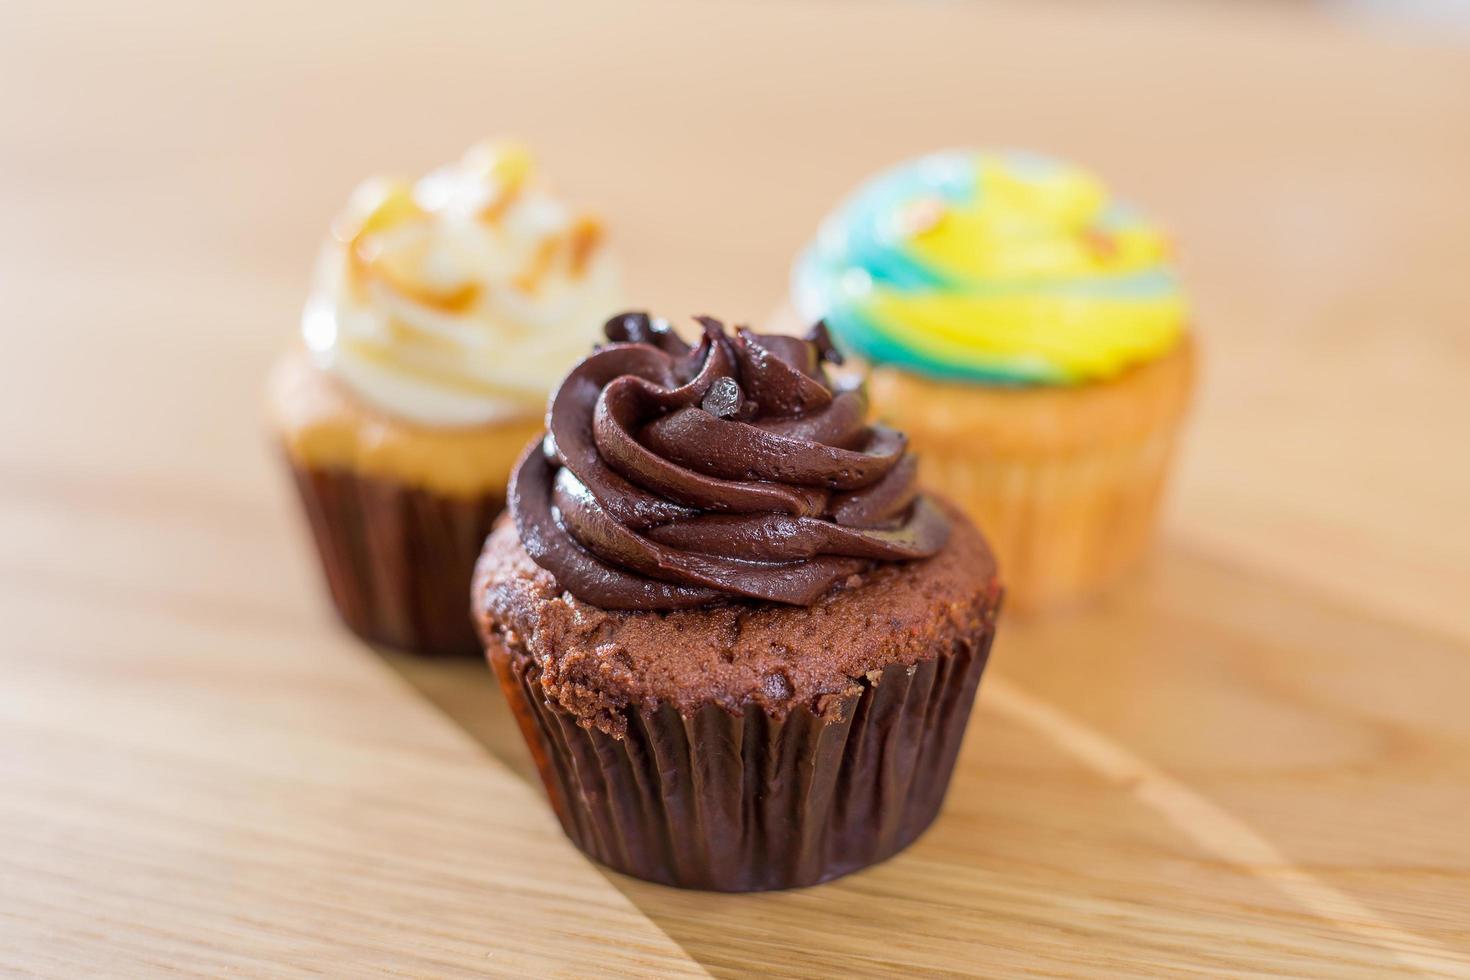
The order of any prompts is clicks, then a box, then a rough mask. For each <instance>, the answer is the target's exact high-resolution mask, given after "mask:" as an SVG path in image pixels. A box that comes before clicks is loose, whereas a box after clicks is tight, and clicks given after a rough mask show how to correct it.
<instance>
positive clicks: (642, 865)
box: [487, 627, 994, 892]
mask: <svg viewBox="0 0 1470 980" xmlns="http://www.w3.org/2000/svg"><path fill="white" fill-rule="evenodd" d="M993 635H994V631H993V628H991V627H987V628H986V629H985V630H983V631H982V632H979V633H976V634H974V635H972V636H969V637H967V638H965V639H963V640H961V641H959V642H957V643H956V644H955V645H954V647H953V648H952V649H949V650H946V651H943V652H941V653H940V654H939V655H938V656H936V657H935V658H934V659H932V660H926V661H923V662H920V663H918V664H915V665H913V666H903V665H894V666H890V667H888V668H886V669H884V670H883V671H882V672H881V673H879V672H875V673H873V674H870V675H869V676H868V677H865V678H861V679H859V680H858V687H859V689H860V690H859V692H858V693H856V694H853V695H849V696H845V697H841V698H836V699H834V703H832V704H828V705H824V706H823V710H822V711H821V712H820V713H817V712H814V711H813V710H812V709H811V708H810V707H807V706H801V707H798V708H796V709H794V710H792V711H790V712H789V713H788V714H787V715H786V716H785V717H784V718H778V717H774V716H772V715H770V714H768V713H767V712H766V711H765V710H764V709H762V708H761V707H759V706H757V705H754V704H751V705H747V706H746V708H745V710H744V712H743V713H742V714H739V715H735V714H732V713H730V712H728V711H726V710H724V709H722V708H720V707H717V706H714V705H707V706H705V707H704V708H702V709H700V710H699V711H698V712H697V713H696V714H694V715H693V716H689V717H686V716H683V715H681V714H680V713H679V712H678V711H677V710H676V709H675V708H674V707H673V706H671V705H668V704H661V705H659V706H657V707H655V708H651V709H635V708H631V707H630V708H625V709H624V713H625V716H626V720H627V723H628V725H627V734H626V735H625V736H624V737H623V738H621V739H619V738H614V737H613V736H610V735H608V734H606V733H605V732H602V731H600V730H598V729H590V728H584V727H581V726H580V725H579V724H578V720H577V718H576V717H575V716H574V715H572V714H571V713H569V712H567V711H566V710H565V709H563V708H562V707H561V706H560V705H558V704H555V703H552V702H549V701H548V700H547V699H546V697H545V696H544V694H543V692H542V689H541V685H540V680H539V679H540V669H539V668H538V667H537V666H536V664H535V663H534V662H533V661H532V660H531V658H530V657H529V656H527V655H526V653H525V651H524V650H521V649H511V648H510V647H508V646H507V640H506V639H505V638H504V637H502V636H491V637H489V638H488V643H487V646H488V650H489V657H490V662H491V664H492V666H493V667H494V668H495V672H496V675H497V676H498V678H499V679H500V683H501V686H502V688H503V689H504V690H505V693H506V696H507V698H508V699H509V700H510V702H511V707H512V709H513V711H514V712H515V715H516V718H517V720H518V721H519V722H520V726H521V729H522V733H523V734H524V735H525V737H526V741H527V742H528V744H529V745H530V746H531V750H532V755H533V756H534V757H535V759H536V762H537V766H538V768H539V769H540V772H541V777H542V779H543V780H544V782H545V784H546V791H547V794H548V796H550V798H551V804H552V807H553V809H554V810H555V811H556V814H557V817H558V818H559V819H560V820H561V824H562V828H563V829H564V830H565V831H566V833H567V836H568V837H570V838H571V839H572V841H573V842H574V843H575V844H576V845H577V846H578V847H579V848H581V849H582V850H583V851H585V852H586V853H587V854H588V855H590V856H591V857H593V858H595V859H596V860H598V861H600V862H602V863H603V864H605V865H607V866H608V867H610V868H613V869H614V870H617V871H621V872H623V873H624V874H629V875H633V876H635V877H638V878H644V879H647V880H649V881H656V882H661V883H663V884H667V885H676V886H679V887H683V888H703V889H710V890H715V891H731V892H736V891H760V890H766V889H775V888H794V887H799V886H803V885H814V884H817V883H819V882H823V881H830V880H831V879H833V878H837V877H840V876H841V875H845V874H848V873H850V872H853V871H857V870H858V869H860V868H863V867H866V866H868V865H870V864H874V863H876V862H878V861H882V860H883V859H885V858H888V857H891V856H892V855H894V854H896V853H898V852H899V851H901V850H903V848H905V847H907V846H908V845H909V844H911V843H912V842H913V841H914V840H915V839H916V838H917V837H918V836H919V835H920V834H921V833H923V831H924V830H925V828H927V827H928V826H929V824H930V823H931V822H933V820H934V818H935V816H936V815H937V814H938V812H939V808H940V804H941V803H942V802H943V800H944V793H945V790H946V788H947V787H948V785H949V779H950V774H951V773H952V772H953V770H954V765H955V759H956V757H957V756H958V754H959V749H960V743H961V741H962V740H963V737H964V732H965V725H966V722H967V721H968V719H969V716H970V709H971V706H972V705H973V704H974V700H975V691H976V687H977V685H978V684H979V682H980V674H981V672H982V670H983V669H984V667H985V662H986V658H987V657H988V655H989V650H990V642H991V639H992V637H993ZM509 642H511V643H514V641H513V640H511V641H509Z"/></svg>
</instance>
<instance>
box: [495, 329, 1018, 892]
mask: <svg viewBox="0 0 1470 980" xmlns="http://www.w3.org/2000/svg"><path fill="white" fill-rule="evenodd" d="M701 322H702V324H703V327H704V335H703V337H702V339H701V340H700V342H699V344H698V346H696V347H694V348H690V347H689V346H688V345H686V344H685V343H683V342H682V341H681V340H680V339H679V338H678V337H677V336H676V335H675V334H674V333H673V332H672V331H671V330H670V329H669V328H668V326H667V325H666V324H663V323H661V322H658V321H650V320H649V318H648V317H646V316H644V315H641V314H628V315H625V316H622V317H618V318H614V320H613V321H611V322H610V323H609V324H608V328H607V335H608V337H609V339H610V340H611V341H612V343H610V344H608V345H606V346H604V347H602V348H600V349H598V350H597V351H595V352H594V353H593V354H592V355H591V356H589V357H588V358H587V359H586V360H585V361H583V362H582V363H581V364H580V365H578V366H577V367H576V368H574V369H573V370H572V371H571V373H570V374H568V375H567V377H566V379H565V380H564V381H563V382H562V383H561V386H560V387H559V388H558V389H557V392H556V393H555V395H554V396H553V397H552V399H551V402H550V407H549V410H548V414H547V420H548V427H549V431H548V433H547V435H546V438H545V439H544V440H543V441H542V442H541V443H539V444H537V445H535V446H533V447H531V449H530V450H529V451H528V452H527V453H526V455H525V457H524V458H523V459H522V460H521V461H520V463H519V464H518V466H517V469H516V472H515V475H514V476H513V477H512V480H511V484H510V504H509V507H508V508H507V510H508V513H507V515H506V516H505V517H503V518H502V519H501V521H500V523H499V525H498V526H497V527H496V529H495V532H494V534H492V535H491V536H490V539H489V541H487V542H486V545H485V551H484V554H483V555H482V556H481V558H480V563H479V567H478V570H477V572H476V576H475V583H474V586H473V605H474V609H475V612H476V616H477V621H478V624H479V627H480V631H481V636H482V637H483V639H484V642H485V647H486V651H487V654H488V657H489V660H490V663H491V665H492V666H493V668H494V670H495V673H496V676H497V677H498V678H499V681H500V684H501V686H502V687H503V689H504V691H505V694H506V696H507V698H508V699H509V701H510V704H511V706H512V708H513V710H514V713H515V716H516V718H517V719H518V721H519V723H520V727H521V730H522V732H523V734H524V735H525V737H526V741H527V742H528V743H529V745H530V748H531V753H532V755H533V757H534V758H535V760H536V764H537V766H538V768H539V770H540V773H541V777H542V779H543V780H544V782H545V785H546V792H547V795H548V796H549V797H550V800H551V804H552V807H553V809H554V810H555V811H556V815H557V816H558V818H559V819H560V821H561V824H562V827H563V828H564V829H565V831H566V833H567V835H568V836H569V837H570V838H571V839H572V841H573V842H575V843H576V844H577V846H578V847H580V848H581V849H582V850H583V851H585V852H586V853H587V854H589V855H591V856H592V857H593V858H595V859H597V860H598V861H601V862H602V863H603V864H606V865H607V866H609V867H611V868H613V869H615V870H617V871H621V872H624V873H626V874H630V875H635V876H637V877H639V878H645V879H648V880H651V881H658V882H663V883H665V884H670V885H677V886H681V887H688V888H705V889H715V890H720V891H753V890H759V889H771V888H789V887H794V886H799V885H811V884H815V883H817V882H821V881H826V880H829V879H831V878H836V877H838V876H839V875H843V874H847V873H848V872H851V871H856V870H857V869H859V868H862V867H864V866H866V865H869V864H872V863H874V862H876V861H881V860H883V859H884V858H886V857H889V856H890V855H892V854H895V853H896V852H898V851H899V850H901V849H903V848H904V847H905V846H907V845H908V844H909V843H910V842H912V841H913V840H914V839H915V838H916V837H917V836H918V835H919V834H920V833H922V832H923V831H924V829H925V828H926V827H927V826H928V825H929V824H930V822H931V821H932V820H933V819H934V817H935V815H936V814H937V812H938V810H939V807H940V803H941V801H942V800H943V797H944V792H945V788H946V786H947V784H948V782H949V777H950V773H951V771H952V770H953V768H954V762H955V757H956V754H957V753H958V751H959V747H960V741H961V737H962V735H963V733H964V729H965V723H966V721H967V719H968V717H969V714H970V707H971V704H972V703H973V701H974V697H975V690H976V685H977V684H978V683H979V681H980V673H981V670H982V669H983V668H984V666H985V660H986V657H987V655H988V652H989V649H990V642H991V638H992V636H993V633H994V624H995V617H996V613H997V609H998V606H999V603H1000V594H1001V593H1000V587H999V585H998V583H997V580H996V575H995V562H994V560H993V558H992V557H991V554H990V550H989V548H988V547H987V546H986V543H985V541H984V539H983V538H982V537H981V535H980V533H979V532H978V531H976V529H975V528H974V526H973V525H972V524H971V523H970V522H969V521H968V520H967V519H966V518H965V517H963V516H962V515H961V514H960V512H959V511H958V510H956V509H955V508H953V507H951V506H950V505H949V504H947V503H945V502H944V501H942V500H941V499H939V498H937V497H934V496H930V495H928V494H921V493H918V492H917V490H916V488H915V473H916V470H915V460H914V457H913V456H911V455H909V454H908V452H907V447H906V444H905V440H904V437H903V436H902V435H901V434H899V433H898V432H896V431H894V430H892V429H888V428H883V427H872V426H869V425H868V423H867V421H866V415H867V404H866V398H865V395H864V393H863V391H862V390H861V388H859V387H854V386H843V385H838V384H834V382H833V381H832V380H831V378H830V376H829V373H828V371H827V367H826V364H825V362H826V361H828V360H830V359H832V358H835V357H836V356H837V355H836V354H835V352H834V351H833V349H832V347H831V346H830V344H829V343H828V342H827V341H826V339H825V334H824V333H822V332H821V331H820V330H818V331H816V332H814V333H813V334H812V335H811V336H810V337H809V338H808V339H805V340H802V339H798V338H795V337H779V336H761V335H758V334H754V333H751V332H750V331H748V330H745V329H739V330H737V331H735V332H734V334H733V335H732V334H730V333H728V332H727V331H726V330H725V329H724V328H723V326H722V325H721V324H719V323H718V322H716V321H714V320H711V319H708V318H702V321H701Z"/></svg>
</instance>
